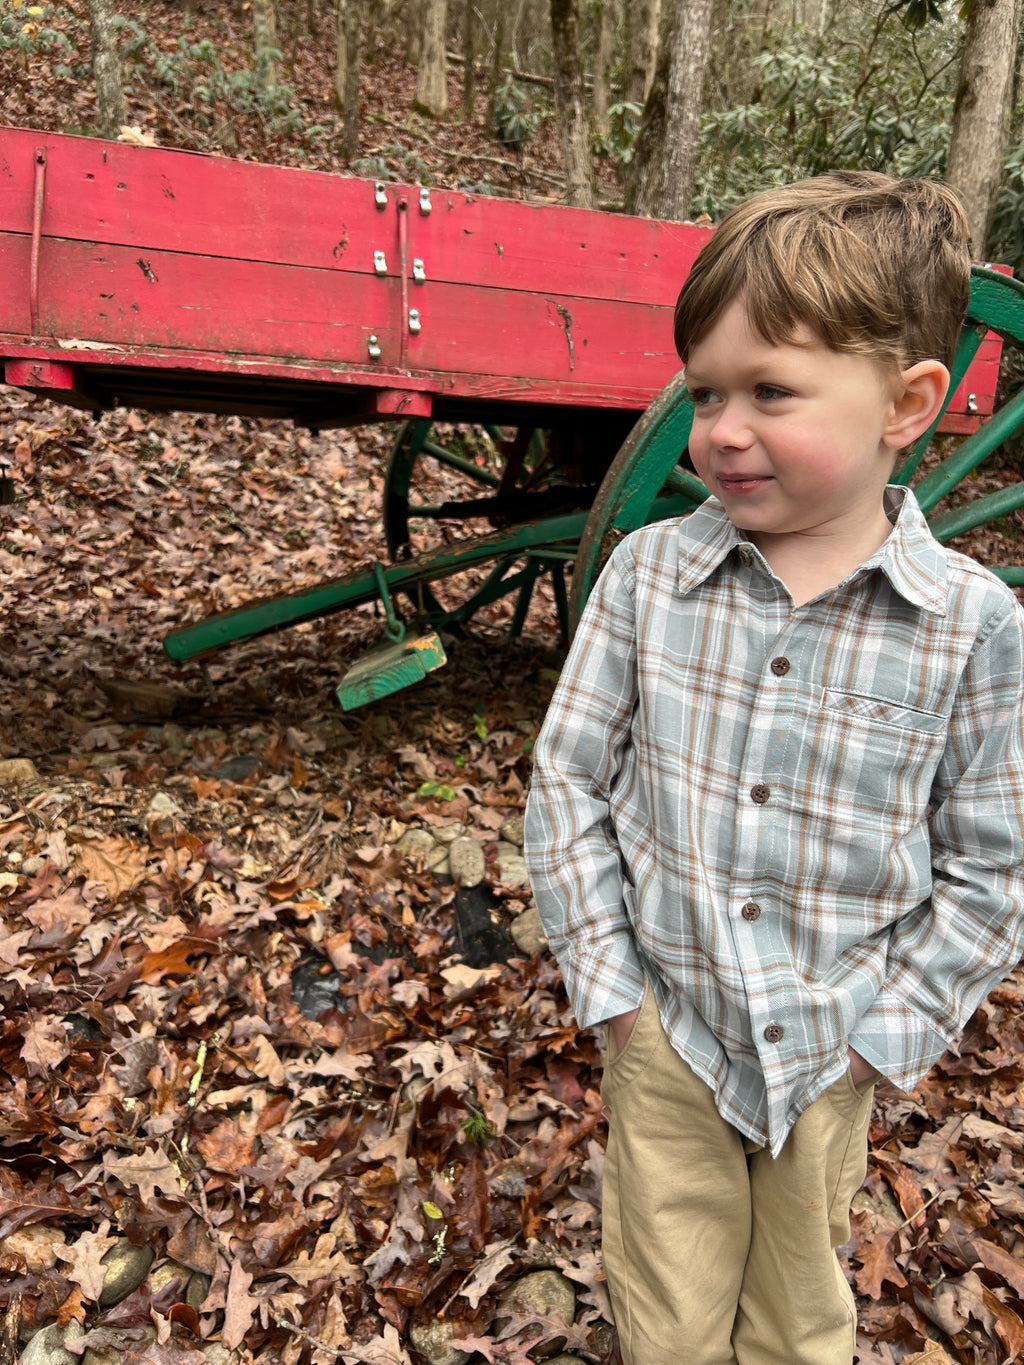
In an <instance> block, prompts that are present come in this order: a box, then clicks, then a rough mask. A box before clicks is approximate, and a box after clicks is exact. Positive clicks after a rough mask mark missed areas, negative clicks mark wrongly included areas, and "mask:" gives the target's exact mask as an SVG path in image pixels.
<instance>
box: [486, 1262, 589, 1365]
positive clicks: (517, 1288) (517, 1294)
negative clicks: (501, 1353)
mask: <svg viewBox="0 0 1024 1365" xmlns="http://www.w3.org/2000/svg"><path fill="white" fill-rule="evenodd" d="M531 1309H532V1310H533V1312H535V1313H541V1314H545V1315H546V1314H548V1313H550V1312H551V1311H552V1310H553V1311H554V1312H556V1313H557V1314H558V1315H559V1317H560V1318H561V1319H562V1321H563V1322H565V1323H567V1324H568V1323H570V1322H572V1321H573V1319H574V1318H575V1316H576V1291H575V1289H573V1287H572V1284H571V1283H570V1282H569V1280H567V1279H566V1277H565V1276H564V1275H562V1274H559V1272H558V1271H557V1270H535V1271H533V1272H532V1273H531V1274H529V1275H523V1276H522V1278H521V1279H518V1280H516V1282H515V1283H514V1284H513V1285H512V1287H511V1289H510V1290H509V1291H508V1293H507V1294H506V1295H505V1296H504V1297H503V1298H502V1300H501V1302H500V1303H499V1304H498V1312H497V1314H496V1316H495V1323H494V1325H495V1328H498V1323H499V1321H500V1317H501V1314H502V1312H505V1313H513V1312H519V1313H522V1314H523V1315H524V1316H525V1315H526V1314H528V1313H529V1312H530V1311H531ZM506 1321H507V1319H506ZM498 1330H500V1328H498ZM564 1345H565V1337H555V1338H554V1339H553V1340H552V1341H550V1342H548V1343H547V1344H546V1345H545V1346H541V1347H539V1348H537V1349H535V1350H533V1351H531V1355H532V1356H534V1358H535V1359H545V1358H546V1357H548V1356H553V1355H557V1354H558V1353H559V1352H560V1351H561V1350H562V1347H563V1346H564Z"/></svg>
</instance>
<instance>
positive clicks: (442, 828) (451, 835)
mask: <svg viewBox="0 0 1024 1365" xmlns="http://www.w3.org/2000/svg"><path fill="white" fill-rule="evenodd" d="M466 833H468V831H467V829H466V826H465V825H464V824H463V823H462V821H461V820H456V822H455V823H454V824H453V825H434V827H433V835H434V838H435V839H436V840H437V842H438V843H439V844H451V843H454V842H455V840H456V839H461V838H462V836H463V835H464V834H466Z"/></svg>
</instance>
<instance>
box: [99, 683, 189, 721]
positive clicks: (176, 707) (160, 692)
mask: <svg viewBox="0 0 1024 1365" xmlns="http://www.w3.org/2000/svg"><path fill="white" fill-rule="evenodd" d="M96 681H97V683H98V684H99V686H100V687H101V688H102V689H103V691H104V692H105V693H106V694H107V696H108V697H109V698H110V702H111V705H112V706H113V708H114V710H115V712H117V713H119V714H127V715H131V716H151V717H158V716H175V715H178V714H180V713H181V712H182V711H189V710H191V709H192V707H193V706H195V704H196V699H195V697H193V696H192V694H191V693H190V692H183V691H182V690H181V688H179V687H170V686H169V685H168V684H167V683H154V682H130V681H129V680H128V679H126V678H97V679H96Z"/></svg>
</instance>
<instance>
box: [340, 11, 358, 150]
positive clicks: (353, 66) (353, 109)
mask: <svg viewBox="0 0 1024 1365" xmlns="http://www.w3.org/2000/svg"><path fill="white" fill-rule="evenodd" d="M362 9H363V0H338V8H337V21H336V22H337V42H336V49H337V64H336V66H335V70H334V103H335V107H336V108H337V109H338V111H339V113H340V114H341V116H342V134H341V147H342V151H343V152H344V154H345V156H346V157H347V158H348V160H349V161H351V160H352V158H353V157H354V156H356V155H357V153H358V151H359V62H360V56H361V51H360V48H361V42H360V40H361V37H362Z"/></svg>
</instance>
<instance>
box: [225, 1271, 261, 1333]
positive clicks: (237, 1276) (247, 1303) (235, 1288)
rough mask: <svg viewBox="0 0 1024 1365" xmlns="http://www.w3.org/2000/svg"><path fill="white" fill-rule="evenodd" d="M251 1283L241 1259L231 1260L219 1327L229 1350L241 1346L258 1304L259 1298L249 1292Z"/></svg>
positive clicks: (250, 1277)
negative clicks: (222, 1322) (223, 1308)
mask: <svg viewBox="0 0 1024 1365" xmlns="http://www.w3.org/2000/svg"><path fill="white" fill-rule="evenodd" d="M251 1284H252V1276H251V1275H250V1274H249V1272H248V1271H247V1270H246V1269H244V1267H243V1266H242V1263H241V1261H232V1262H231V1274H230V1275H229V1277H228V1292H227V1303H226V1305H225V1312H224V1326H223V1328H222V1329H221V1341H222V1342H223V1343H224V1346H225V1348H226V1349H227V1350H229V1351H234V1350H236V1349H237V1348H238V1347H239V1346H241V1344H242V1341H243V1340H244V1338H245V1334H246V1332H247V1331H248V1330H249V1327H250V1325H251V1323H252V1319H253V1314H254V1313H255V1312H256V1309H257V1308H258V1307H259V1306H260V1301H259V1299H258V1298H256V1297H255V1295H253V1294H250V1293H249V1286H250V1285H251Z"/></svg>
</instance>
